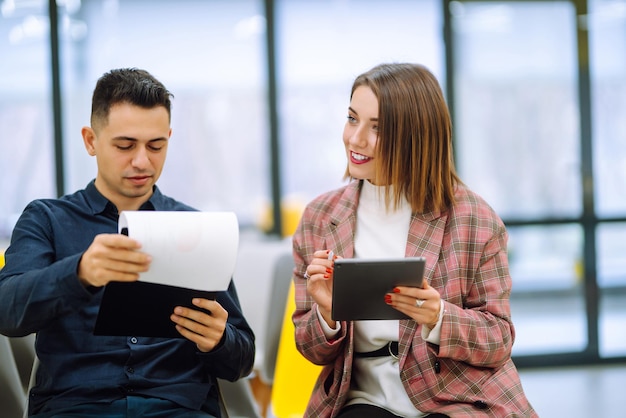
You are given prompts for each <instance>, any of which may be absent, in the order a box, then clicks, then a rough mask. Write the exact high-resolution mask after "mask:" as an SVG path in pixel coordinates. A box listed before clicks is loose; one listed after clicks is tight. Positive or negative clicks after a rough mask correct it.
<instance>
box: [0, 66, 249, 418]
mask: <svg viewBox="0 0 626 418" xmlns="http://www.w3.org/2000/svg"><path fill="white" fill-rule="evenodd" d="M170 98H171V94H170V92H169V91H168V90H167V89H166V88H165V86H163V84H161V83H160V82H159V81H158V80H156V79H155V78H154V77H153V76H152V75H150V74H149V73H148V72H146V71H143V70H139V69H134V68H131V69H117V70H112V71H110V72H108V73H106V74H104V75H103V76H102V77H101V78H100V79H99V80H98V83H97V84H96V88H95V90H94V93H93V100H92V113H91V126H90V127H84V128H83V129H82V136H83V140H84V143H85V148H86V149H87V152H88V153H89V155H91V156H95V157H96V161H97V166H98V171H97V175H96V178H95V180H93V181H92V182H90V183H89V184H88V185H87V187H86V188H85V189H84V190H79V191H77V192H76V193H74V194H71V195H67V196H64V197H61V198H59V199H42V200H36V201H34V202H31V203H30V204H29V205H28V206H27V207H26V209H25V210H24V212H23V213H22V215H21V217H20V219H19V220H18V222H17V224H16V226H15V229H14V231H13V236H12V238H11V245H10V246H9V248H8V249H7V251H6V254H5V258H6V266H5V267H4V269H2V270H1V271H0V332H1V333H2V334H5V335H8V336H23V335H28V334H31V333H36V334H37V339H36V352H37V356H38V358H39V360H40V366H39V368H38V371H37V378H36V382H37V383H36V385H35V387H34V388H33V389H32V390H31V393H30V396H29V415H31V416H34V417H37V418H50V417H61V416H63V417H66V416H76V417H86V416H107V417H127V416H138V417H139V416H148V415H149V416H151V417H168V418H169V417H177V416H184V417H207V416H209V417H211V416H215V417H219V416H220V413H219V404H218V392H217V388H216V380H215V379H216V378H222V379H227V380H231V381H234V380H236V379H238V378H241V377H243V376H245V375H247V374H248V373H249V372H250V370H251V369H252V365H253V362H254V350H255V347H254V335H253V333H252V330H251V329H250V327H249V325H248V324H247V322H246V320H245V319H244V318H243V315H242V312H241V308H240V306H239V301H238V297H237V293H236V289H235V287H234V284H233V283H232V281H231V283H230V286H229V288H228V290H227V291H225V292H219V293H218V296H217V298H216V300H207V299H194V300H193V305H194V306H196V307H198V308H199V309H197V310H196V309H189V308H186V307H176V308H175V309H174V312H172V316H171V320H172V321H173V323H174V324H175V326H176V329H177V330H178V332H179V333H180V334H181V336H182V337H183V338H172V339H167V338H145V337H140V336H128V337H114V336H95V335H94V334H93V329H94V323H95V320H96V316H97V314H98V308H99V304H100V301H101V298H102V293H103V289H104V286H105V285H106V284H107V283H109V282H112V281H116V282H132V281H136V280H137V279H138V278H139V273H141V272H145V271H147V270H148V269H149V268H150V256H149V255H148V254H146V253H143V252H142V251H141V245H140V243H139V242H137V241H135V240H133V239H132V238H130V237H127V236H125V235H121V234H117V233H116V231H117V220H118V216H119V213H120V212H121V211H123V210H161V211H172V210H180V211H189V210H194V209H193V208H191V207H189V206H187V205H185V204H183V203H180V202H178V201H176V200H174V199H172V198H169V197H167V196H164V195H162V194H161V193H160V191H159V189H158V188H157V187H156V182H157V180H158V179H159V176H160V174H161V171H162V169H163V165H164V163H165V156H166V153H167V146H168V143H169V139H170V136H171V133H172V130H171V128H170V116H171V113H170ZM206 312H210V314H209V313H206Z"/></svg>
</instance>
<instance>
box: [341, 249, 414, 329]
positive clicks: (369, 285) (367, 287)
mask: <svg viewBox="0 0 626 418" xmlns="http://www.w3.org/2000/svg"><path fill="white" fill-rule="evenodd" d="M425 265H426V259H425V258H424V257H407V258H394V259H377V260H363V259H359V258H340V259H337V260H335V268H334V274H333V304H332V312H331V314H332V318H333V319H334V320H335V321H355V320H372V319H406V318H408V316H406V315H405V314H403V313H402V312H400V311H398V310H396V309H394V308H392V307H391V306H389V305H387V304H386V303H385V294H387V293H390V292H392V291H393V288H394V287H396V286H412V287H422V280H423V278H424V266H425Z"/></svg>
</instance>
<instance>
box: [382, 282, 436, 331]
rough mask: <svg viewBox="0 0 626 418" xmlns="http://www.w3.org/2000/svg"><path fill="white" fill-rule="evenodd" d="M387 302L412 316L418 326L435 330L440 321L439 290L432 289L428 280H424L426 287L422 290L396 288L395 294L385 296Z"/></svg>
mask: <svg viewBox="0 0 626 418" xmlns="http://www.w3.org/2000/svg"><path fill="white" fill-rule="evenodd" d="M385 302H386V303H387V305H391V306H393V307H394V308H395V309H397V310H399V311H400V312H402V313H404V314H406V315H408V316H410V317H411V318H413V319H414V320H415V322H417V323H418V324H422V325H426V326H428V327H430V328H433V327H434V326H435V325H437V321H438V320H439V311H440V310H441V296H440V295H439V292H437V290H435V289H434V288H433V287H430V285H429V284H428V282H426V280H424V287H422V288H419V287H406V286H397V287H395V288H394V289H393V293H387V294H386V295H385Z"/></svg>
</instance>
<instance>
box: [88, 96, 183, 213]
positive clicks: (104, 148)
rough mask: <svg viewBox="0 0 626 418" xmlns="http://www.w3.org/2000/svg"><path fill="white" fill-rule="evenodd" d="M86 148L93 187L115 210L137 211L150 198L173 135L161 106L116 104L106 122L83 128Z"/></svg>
mask: <svg viewBox="0 0 626 418" xmlns="http://www.w3.org/2000/svg"><path fill="white" fill-rule="evenodd" d="M82 133H83V139H84V141H85V147H86V148H87V152H88V153H89V154H90V155H95V156H96V160H97V164H98V174H97V176H96V188H97V189H98V191H100V193H102V194H103V195H104V196H105V197H106V198H107V199H109V200H110V201H111V202H113V204H115V205H116V206H117V209H118V211H122V210H137V209H139V207H140V206H141V205H142V204H143V203H144V202H145V201H147V200H148V199H149V198H150V196H151V195H152V186H154V184H155V183H156V182H157V180H158V179H159V176H160V175H161V171H162V170H163V165H164V163H165V156H166V154H167V144H168V140H169V138H170V135H171V134H172V130H171V128H170V122H169V115H168V113H167V110H166V109H165V107H163V106H157V107H154V108H151V109H144V108H142V107H138V106H134V105H131V104H129V103H119V104H116V105H114V106H112V107H111V110H110V112H109V118H108V122H107V121H104V122H103V123H102V124H101V126H100V125H98V126H95V127H93V128H88V127H85V128H83V131H82Z"/></svg>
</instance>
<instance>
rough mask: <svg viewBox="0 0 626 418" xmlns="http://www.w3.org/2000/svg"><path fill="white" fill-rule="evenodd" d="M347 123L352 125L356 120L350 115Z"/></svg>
mask: <svg viewBox="0 0 626 418" xmlns="http://www.w3.org/2000/svg"><path fill="white" fill-rule="evenodd" d="M348 122H350V123H354V122H356V118H355V117H354V116H352V115H348Z"/></svg>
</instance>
